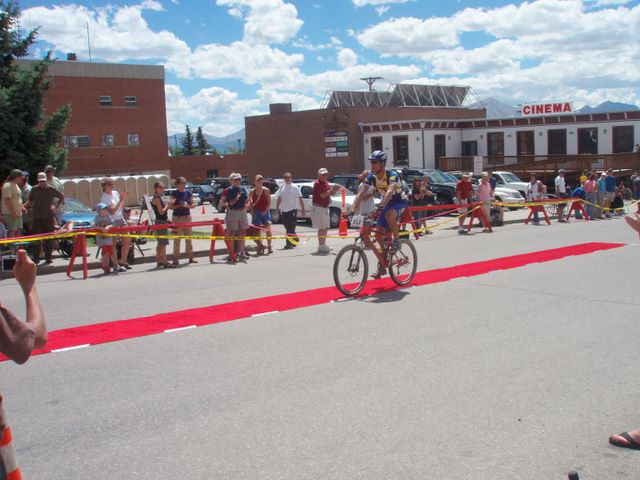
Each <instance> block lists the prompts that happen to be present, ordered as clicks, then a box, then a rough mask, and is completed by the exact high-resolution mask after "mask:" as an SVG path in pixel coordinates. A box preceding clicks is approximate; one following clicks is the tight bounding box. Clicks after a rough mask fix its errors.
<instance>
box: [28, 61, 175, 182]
mask: <svg viewBox="0 0 640 480" xmlns="http://www.w3.org/2000/svg"><path fill="white" fill-rule="evenodd" d="M29 62H30V61H29V60H19V61H18V64H19V65H21V64H22V65H28V64H29ZM48 73H49V76H50V77H51V78H52V88H51V89H50V90H49V92H48V93H47V98H46V102H45V110H46V112H52V111H55V110H57V109H58V108H60V107H61V106H62V105H65V104H70V105H71V118H70V120H69V124H68V125H67V128H66V129H65V131H64V139H63V142H64V145H65V146H66V147H68V148H69V164H68V168H67V170H66V171H65V172H63V173H62V175H63V176H65V177H79V176H100V175H105V174H109V175H127V174H131V175H133V174H152V173H158V174H167V175H168V174H169V158H168V153H167V151H168V148H167V115H166V106H165V94H164V67H163V66H156V65H125V64H108V63H89V62H77V61H57V62H55V63H54V64H53V65H51V66H50V67H49V72H48Z"/></svg>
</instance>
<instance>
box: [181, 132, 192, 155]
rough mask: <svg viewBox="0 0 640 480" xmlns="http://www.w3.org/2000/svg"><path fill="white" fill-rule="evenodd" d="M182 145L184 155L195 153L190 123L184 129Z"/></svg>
mask: <svg viewBox="0 0 640 480" xmlns="http://www.w3.org/2000/svg"><path fill="white" fill-rule="evenodd" d="M180 146H182V155H193V154H194V148H193V133H191V129H190V128H189V125H187V126H186V128H185V131H184V137H182V138H181V139H180Z"/></svg>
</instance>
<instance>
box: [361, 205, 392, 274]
mask: <svg viewBox="0 0 640 480" xmlns="http://www.w3.org/2000/svg"><path fill="white" fill-rule="evenodd" d="M368 218H369V220H373V221H375V218H376V217H372V216H369V217H368ZM378 234H379V232H378V229H377V226H376V227H373V226H371V225H367V224H366V223H363V225H362V227H360V234H359V235H360V236H359V237H358V238H356V240H355V243H358V242H362V243H363V244H364V245H365V246H367V247H369V248H370V249H371V251H372V252H373V253H374V254H375V256H376V257H377V258H378V262H380V265H381V266H383V267H384V268H387V267H388V266H389V246H390V245H391V241H390V238H391V236H392V235H391V233H390V232H385V233H383V234H382V235H383V236H382V239H383V243H385V244H386V245H380V249H378V247H377V246H376V242H377V238H376V235H378ZM372 237H373V238H372ZM385 240H389V241H385Z"/></svg>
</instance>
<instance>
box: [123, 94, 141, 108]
mask: <svg viewBox="0 0 640 480" xmlns="http://www.w3.org/2000/svg"><path fill="white" fill-rule="evenodd" d="M124 106H125V107H137V106H138V98H137V97H135V96H133V95H127V96H125V97H124Z"/></svg>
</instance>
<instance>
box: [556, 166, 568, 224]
mask: <svg viewBox="0 0 640 480" xmlns="http://www.w3.org/2000/svg"><path fill="white" fill-rule="evenodd" d="M564 173H565V172H564V169H563V168H561V169H560V170H559V171H558V176H557V177H556V180H555V184H556V196H557V197H558V198H569V194H568V193H567V186H566V183H565V181H564ZM565 205H566V204H565V203H559V204H558V222H560V223H567V221H568V220H566V219H565V218H564V206H565Z"/></svg>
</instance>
